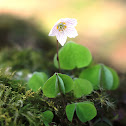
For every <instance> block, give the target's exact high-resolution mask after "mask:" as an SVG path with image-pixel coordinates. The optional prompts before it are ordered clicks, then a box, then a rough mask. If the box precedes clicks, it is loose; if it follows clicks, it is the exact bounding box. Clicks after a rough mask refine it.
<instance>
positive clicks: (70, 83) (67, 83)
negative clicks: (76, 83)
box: [58, 73, 73, 93]
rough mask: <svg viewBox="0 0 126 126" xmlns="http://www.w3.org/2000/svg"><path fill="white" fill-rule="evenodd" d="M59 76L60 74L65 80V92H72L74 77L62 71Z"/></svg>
mask: <svg viewBox="0 0 126 126" xmlns="http://www.w3.org/2000/svg"><path fill="white" fill-rule="evenodd" d="M58 76H60V77H61V78H62V80H63V83H64V86H65V93H68V92H70V91H71V90H72V89H73V80H72V78H71V77H69V76H68V75H66V74H61V73H58Z"/></svg>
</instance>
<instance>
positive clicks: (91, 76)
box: [79, 64, 119, 90]
mask: <svg viewBox="0 0 126 126" xmlns="http://www.w3.org/2000/svg"><path fill="white" fill-rule="evenodd" d="M79 77H80V78H83V79H87V80H89V81H90V82H91V83H92V85H93V87H94V89H95V90H97V89H99V87H100V86H102V87H103V88H105V89H107V90H114V89H116V88H117V87H118V85H119V78H118V75H117V73H116V72H115V71H114V70H113V69H111V68H109V67H107V66H105V65H103V64H98V65H95V66H92V67H90V68H87V69H85V70H83V71H82V72H81V74H80V76H79Z"/></svg>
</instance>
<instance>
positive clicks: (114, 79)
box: [108, 67, 119, 90]
mask: <svg viewBox="0 0 126 126" xmlns="http://www.w3.org/2000/svg"><path fill="white" fill-rule="evenodd" d="M108 69H109V70H110V71H111V73H112V75H113V86H112V88H111V90H115V89H117V88H118V86H119V77H118V74H117V73H116V71H115V70H113V69H112V68H110V67H108Z"/></svg>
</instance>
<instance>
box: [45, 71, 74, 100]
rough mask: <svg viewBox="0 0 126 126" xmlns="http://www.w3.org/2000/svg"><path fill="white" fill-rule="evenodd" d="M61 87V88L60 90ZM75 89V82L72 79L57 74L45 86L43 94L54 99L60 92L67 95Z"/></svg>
mask: <svg viewBox="0 0 126 126" xmlns="http://www.w3.org/2000/svg"><path fill="white" fill-rule="evenodd" d="M59 87H60V88H59ZM72 89H73V80H72V78H71V77H69V76H67V75H65V74H61V73H55V74H54V75H53V76H52V77H50V78H49V79H48V80H47V81H46V82H45V84H44V87H43V93H44V95H45V96H47V97H49V98H54V97H56V96H57V94H58V93H59V92H60V90H61V92H62V93H64V94H65V93H67V92H69V91H71V90H72Z"/></svg>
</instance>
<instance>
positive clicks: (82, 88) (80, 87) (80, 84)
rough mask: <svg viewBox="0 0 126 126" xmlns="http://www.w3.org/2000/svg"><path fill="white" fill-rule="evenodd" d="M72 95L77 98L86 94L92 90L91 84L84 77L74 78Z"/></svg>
mask: <svg viewBox="0 0 126 126" xmlns="http://www.w3.org/2000/svg"><path fill="white" fill-rule="evenodd" d="M73 91H74V96H75V97H77V98H79V97H81V96H83V95H88V94H90V93H91V92H92V91H93V87H92V84H91V83H90V82H89V81H88V80H85V79H81V78H78V79H75V81H74V89H73Z"/></svg>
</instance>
